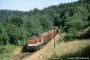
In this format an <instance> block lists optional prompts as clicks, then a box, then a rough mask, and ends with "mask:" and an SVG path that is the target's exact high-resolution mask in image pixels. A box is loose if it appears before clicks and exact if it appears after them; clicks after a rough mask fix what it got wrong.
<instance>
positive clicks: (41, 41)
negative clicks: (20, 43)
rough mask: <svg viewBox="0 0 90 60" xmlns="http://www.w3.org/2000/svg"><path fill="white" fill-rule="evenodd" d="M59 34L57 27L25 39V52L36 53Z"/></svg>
mask: <svg viewBox="0 0 90 60" xmlns="http://www.w3.org/2000/svg"><path fill="white" fill-rule="evenodd" d="M58 32H59V29H58V27H57V26H55V27H54V28H53V29H52V30H49V31H47V32H44V33H42V34H40V35H38V34H35V35H33V36H32V37H29V38H28V39H27V46H26V49H27V51H36V50H38V49H40V48H42V47H43V46H44V45H45V44H47V43H48V42H49V41H50V40H51V39H52V38H54V37H55V35H57V34H58Z"/></svg>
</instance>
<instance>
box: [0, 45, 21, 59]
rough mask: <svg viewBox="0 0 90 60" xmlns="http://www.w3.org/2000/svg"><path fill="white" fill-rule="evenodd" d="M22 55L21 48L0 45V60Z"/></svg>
mask: <svg viewBox="0 0 90 60" xmlns="http://www.w3.org/2000/svg"><path fill="white" fill-rule="evenodd" d="M21 53H22V47H18V46H15V45H5V46H2V45H0V60H9V59H10V58H11V57H13V56H16V55H19V54H21Z"/></svg>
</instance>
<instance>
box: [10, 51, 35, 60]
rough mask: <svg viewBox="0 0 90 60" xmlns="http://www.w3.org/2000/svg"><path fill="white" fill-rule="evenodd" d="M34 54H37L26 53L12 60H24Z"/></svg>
mask: <svg viewBox="0 0 90 60" xmlns="http://www.w3.org/2000/svg"><path fill="white" fill-rule="evenodd" d="M34 53H35V52H32V53H31V52H25V53H22V54H20V55H18V56H15V57H13V58H11V59H10V60H22V59H23V58H25V57H28V56H31V55H33V54H34Z"/></svg>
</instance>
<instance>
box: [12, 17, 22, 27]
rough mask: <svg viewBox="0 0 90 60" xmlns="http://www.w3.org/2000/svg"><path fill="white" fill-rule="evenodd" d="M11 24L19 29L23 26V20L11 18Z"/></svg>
mask: <svg viewBox="0 0 90 60" xmlns="http://www.w3.org/2000/svg"><path fill="white" fill-rule="evenodd" d="M11 23H12V24H15V25H17V26H18V27H20V26H21V25H22V24H23V20H22V18H21V17H12V19H11Z"/></svg>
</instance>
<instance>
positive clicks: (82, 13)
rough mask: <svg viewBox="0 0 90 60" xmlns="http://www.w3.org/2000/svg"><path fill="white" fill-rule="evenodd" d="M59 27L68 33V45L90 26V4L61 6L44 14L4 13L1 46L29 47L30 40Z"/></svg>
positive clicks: (0, 16) (0, 13) (1, 13)
mask: <svg viewBox="0 0 90 60" xmlns="http://www.w3.org/2000/svg"><path fill="white" fill-rule="evenodd" d="M54 25H55V26H58V27H59V29H60V30H62V31H63V32H66V36H64V38H65V41H66V40H69V39H70V38H77V36H76V35H77V32H79V31H80V30H84V29H85V28H86V27H88V26H90V0H78V1H77V2H71V3H60V4H59V5H52V6H49V7H47V8H44V9H42V10H39V9H38V8H34V9H33V10H30V11H26V12H24V11H18V10H0V45H7V44H13V45H18V44H17V43H18V40H19V41H20V42H21V46H24V45H26V42H27V38H28V37H30V36H32V35H33V34H41V33H43V32H45V31H48V30H50V29H52V27H53V26H54Z"/></svg>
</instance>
